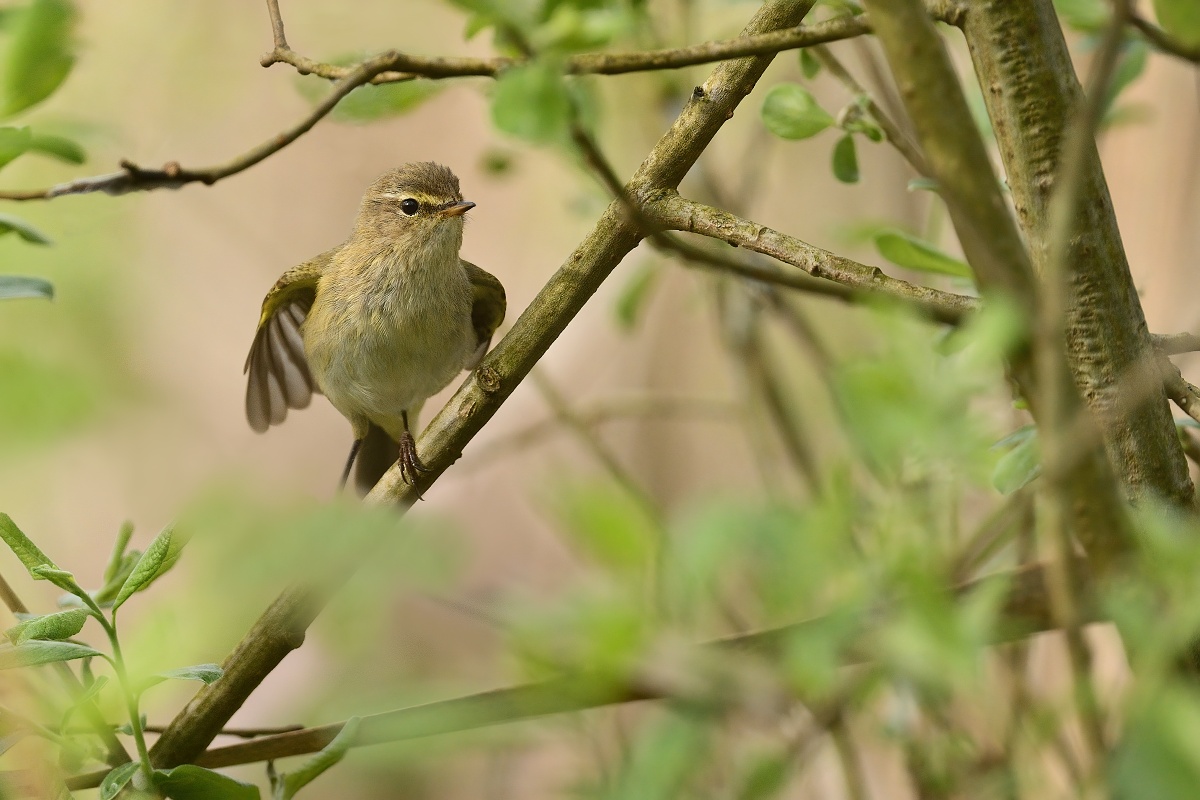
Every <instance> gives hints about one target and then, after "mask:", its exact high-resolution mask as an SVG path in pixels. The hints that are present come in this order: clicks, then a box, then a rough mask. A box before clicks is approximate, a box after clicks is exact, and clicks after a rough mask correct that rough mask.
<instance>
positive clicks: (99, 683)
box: [58, 661, 108, 729]
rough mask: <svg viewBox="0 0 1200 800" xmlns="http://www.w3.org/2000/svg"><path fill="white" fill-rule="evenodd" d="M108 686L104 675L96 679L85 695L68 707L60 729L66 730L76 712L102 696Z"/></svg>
mask: <svg viewBox="0 0 1200 800" xmlns="http://www.w3.org/2000/svg"><path fill="white" fill-rule="evenodd" d="M83 663H84V664H87V663H88V662H87V661H85V662H83ZM107 685H108V678H107V677H106V676H104V675H101V676H100V677H99V678H96V679H95V680H94V681H92V682H91V683H90V684H88V687H87V689H86V690H84V692H83V694H81V695H79V696H78V697H77V698H75V700H74V702H72V703H71V705H70V706H68V707H67V709H66V711H64V712H63V715H62V719H61V720H60V721H59V725H58V726H59V728H60V729H62V728H66V727H67V724H68V723H69V722H70V721H71V717H73V716H74V715H75V712H76V711H78V710H79V709H81V708H83V707H84V706H85V705H87V704H88V703H90V702H92V700H94V699H95V698H96V697H97V696H98V695H99V694H100V691H101V690H102V689H103V688H104V687H105V686H107Z"/></svg>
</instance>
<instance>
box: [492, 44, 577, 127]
mask: <svg viewBox="0 0 1200 800" xmlns="http://www.w3.org/2000/svg"><path fill="white" fill-rule="evenodd" d="M570 114H571V101H570V98H569V97H568V96H567V89H566V85H565V84H564V83H563V78H562V74H561V72H560V71H559V69H558V66H557V65H556V64H553V63H551V62H545V61H541V62H536V63H533V64H525V65H522V66H519V67H513V68H512V69H507V70H505V71H504V73H503V74H502V75H501V76H500V79H499V80H498V81H496V87H495V89H494V90H493V92H492V122H493V123H495V125H496V127H497V128H499V129H500V130H502V131H504V132H505V133H507V134H510V135H512V136H516V137H517V138H520V139H525V140H527V141H530V142H535V143H546V142H551V141H555V140H559V139H562V138H564V137H565V135H566V131H567V121H568V119H569V117H570Z"/></svg>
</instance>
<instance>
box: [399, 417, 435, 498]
mask: <svg viewBox="0 0 1200 800" xmlns="http://www.w3.org/2000/svg"><path fill="white" fill-rule="evenodd" d="M396 463H397V464H398V465H399V466H400V477H401V478H403V479H404V482H405V483H407V484H408V485H409V486H416V485H417V480H418V479H419V478H420V477H421V476H422V475H424V474H425V473H426V472H429V467H427V466H425V465H424V464H422V463H421V459H419V458H418V457H417V442H416V440H415V439H413V435H412V434H411V433H409V432H408V431H405V432H404V433H403V434H402V435H401V436H400V458H398V459H396ZM417 496H418V497H420V493H419V492H418V494H417Z"/></svg>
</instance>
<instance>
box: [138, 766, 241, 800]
mask: <svg viewBox="0 0 1200 800" xmlns="http://www.w3.org/2000/svg"><path fill="white" fill-rule="evenodd" d="M154 785H155V786H156V787H157V788H158V790H159V791H160V792H162V793H163V795H165V796H166V797H170V798H173V800H259V798H261V797H262V794H261V793H260V792H259V791H258V787H257V786H254V785H252V784H249V783H242V782H241V781H238V780H234V779H233V778H231V777H229V776H228V775H222V774H221V773H219V772H213V771H212V770H211V769H205V768H204V767H197V766H195V765H194V764H181V765H180V766H178V767H175V768H174V769H157V770H155V771H154Z"/></svg>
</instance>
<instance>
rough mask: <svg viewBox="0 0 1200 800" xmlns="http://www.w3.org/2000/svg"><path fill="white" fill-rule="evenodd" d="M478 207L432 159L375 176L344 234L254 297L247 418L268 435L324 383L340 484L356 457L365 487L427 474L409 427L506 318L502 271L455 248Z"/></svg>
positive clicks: (477, 355) (411, 480) (359, 478)
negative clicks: (339, 452)
mask: <svg viewBox="0 0 1200 800" xmlns="http://www.w3.org/2000/svg"><path fill="white" fill-rule="evenodd" d="M474 207H475V204H474V203H471V202H468V201H465V200H463V199H462V193H461V192H460V191H459V185H458V178H457V177H455V175H454V173H453V172H451V171H450V170H449V169H447V168H446V167H443V166H441V165H440V164H434V163H432V162H424V163H418V164H406V165H405V166H402V167H398V168H396V169H393V170H391V171H389V172H386V173H384V174H383V175H382V176H380V178H379V179H378V180H376V181H375V183H374V184H372V185H371V188H370V189H368V190H367V193H366V194H365V195H364V196H363V200H362V208H361V210H360V211H359V214H358V219H357V221H356V222H355V225H354V232H353V233H352V234H351V235H350V238H349V239H347V240H346V241H345V242H343V243H342V244H340V245H338V246H337V247H335V248H333V249H332V250H326V251H325V252H324V253H322V254H321V255H319V256H317V257H316V258H313V259H311V260H309V261H306V262H304V263H303V264H301V265H300V266H298V267H293V268H292V269H290V270H288V271H287V272H285V273H284V274H283V276H282V277H281V278H280V279H279V280H278V281H276V283H275V285H274V286H273V287H271V291H269V292H268V293H267V296H266V298H265V299H264V300H263V305H262V316H261V317H260V318H259V321H258V331H257V332H256V333H255V335H254V344H253V345H251V347H250V355H249V357H248V358H247V359H246V368H245V371H246V372H247V373H249V380H248V383H247V386H246V418H247V419H248V420H249V422H250V427H251V428H253V429H254V430H256V431H258V432H260V433H261V432H263V431H266V430H267V428H269V427H270V426H271V425H278V424H279V423H281V422H283V421H284V419H285V418H286V417H287V411H288V409H289V408H305V407H306V406H308V404H309V402H310V400H311V399H312V394H313V392H321V393H323V394H324V395H325V396H326V397H328V398H329V402H331V403H332V404H333V407H334V408H336V409H337V410H338V411H340V412H341V414H342V416H344V417H345V418H346V419H347V420H348V421H349V422H350V427H351V429H352V430H353V432H354V444H353V446H352V447H351V448H350V457H349V458H348V459H347V461H346V468H345V470H344V471H343V473H342V483H341V485H342V486H344V485H345V483H346V479H347V477H349V475H350V469H351V467H352V466H353V465H354V463H355V459H356V458H357V460H358V469H357V471H356V473H355V483H356V484H357V486H358V488H359V491H360V492H363V493H365V492H367V491H369V490H370V489H371V487H372V486H374V485H375V483H376V482H377V481H378V480H379V478H380V477H381V476H382V475H383V473H384V472H385V471H386V470H387V468H388V467H389V466H391V464H392V462H394V461H397V460H398V462H399V465H400V470H401V475H402V476H403V478H404V480H405V482H407V483H409V484H414V483H415V482H416V480H417V479H418V478H419V477H420V475H421V473H423V472H426V471H428V470H427V469H426V467H425V465H424V464H422V463H421V460H420V459H419V458H418V457H417V449H416V442H415V441H414V439H413V435H412V431H411V429H410V427H409V425H410V424H414V425H415V424H416V415H417V413H418V412H419V411H420V409H421V405H422V404H423V403H424V402H425V400H426V398H428V397H430V396H432V395H434V394H436V393H437V392H439V391H441V390H442V389H443V388H445V387H446V386H447V385H448V384H449V383H450V381H451V380H453V379H454V377H455V376H456V375H458V374H459V373H460V372H461V371H462V370H464V369H474V367H475V365H476V364H478V363H479V361H480V359H481V358H483V355H484V353H486V352H487V349H488V346H489V345H490V344H491V341H492V335H493V334H494V333H495V332H496V328H498V327H499V326H500V323H501V322H502V321H503V320H504V312H505V308H506V303H505V297H504V287H503V286H501V284H500V281H498V280H496V278H495V277H494V276H492V275H490V274H488V273H487V272H485V271H483V270H482V269H480V268H479V267H477V266H475V265H474V264H471V263H469V262H467V261H464V260H462V259H461V258H459V255H458V251H459V249H460V248H461V247H462V238H463V222H464V220H463V215H464V214H466V213H467V212H468V211H470V210H471V209H472V208H474Z"/></svg>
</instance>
